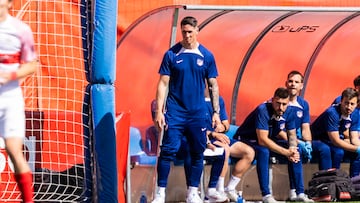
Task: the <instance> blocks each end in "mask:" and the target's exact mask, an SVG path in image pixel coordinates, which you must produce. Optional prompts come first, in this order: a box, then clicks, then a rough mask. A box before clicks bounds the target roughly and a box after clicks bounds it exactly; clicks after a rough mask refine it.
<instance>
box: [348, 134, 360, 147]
mask: <svg viewBox="0 0 360 203" xmlns="http://www.w3.org/2000/svg"><path fill="white" fill-rule="evenodd" d="M350 139H351V143H352V144H353V145H356V146H360V138H359V131H350Z"/></svg>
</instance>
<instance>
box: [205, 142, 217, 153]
mask: <svg viewBox="0 0 360 203" xmlns="http://www.w3.org/2000/svg"><path fill="white" fill-rule="evenodd" d="M206 148H208V149H211V150H212V151H215V149H216V146H215V145H213V144H212V143H211V142H210V143H208V144H207V145H206Z"/></svg>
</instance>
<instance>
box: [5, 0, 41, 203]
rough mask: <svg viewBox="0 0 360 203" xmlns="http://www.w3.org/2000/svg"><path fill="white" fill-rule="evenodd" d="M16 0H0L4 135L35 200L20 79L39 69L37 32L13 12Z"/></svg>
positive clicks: (26, 192) (25, 190)
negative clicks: (35, 42) (28, 160)
mask: <svg viewBox="0 0 360 203" xmlns="http://www.w3.org/2000/svg"><path fill="white" fill-rule="evenodd" d="M11 6H12V0H0V137H2V138H4V140H5V148H6V151H7V153H8V155H9V157H10V159H11V161H12V162H13V164H14V170H15V180H16V182H17V184H18V187H19V189H20V192H21V195H22V199H23V202H26V203H30V202H33V189H32V188H33V187H32V179H33V178H32V172H31V169H30V167H29V165H28V163H27V161H26V159H25V157H24V155H23V151H22V149H23V141H24V137H25V111H24V110H25V109H24V99H23V95H22V90H21V87H20V85H19V79H21V78H24V77H25V76H28V75H30V74H32V73H34V72H35V71H36V69H37V56H36V53H35V51H34V38H33V33H32V31H31V29H30V27H29V26H28V25H26V24H25V23H23V22H22V21H20V20H19V19H17V18H15V17H13V16H11V15H10V14H9V8H11Z"/></svg>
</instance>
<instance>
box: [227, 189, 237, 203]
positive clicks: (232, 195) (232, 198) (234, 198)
mask: <svg viewBox="0 0 360 203" xmlns="http://www.w3.org/2000/svg"><path fill="white" fill-rule="evenodd" d="M225 193H226V195H227V197H228V198H229V200H230V202H237V199H238V197H239V196H238V192H237V191H236V190H226V191H225Z"/></svg>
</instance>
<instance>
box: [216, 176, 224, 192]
mask: <svg viewBox="0 0 360 203" xmlns="http://www.w3.org/2000/svg"><path fill="white" fill-rule="evenodd" d="M224 182H225V178H224V177H219V179H218V182H217V184H216V189H217V191H219V192H224Z"/></svg>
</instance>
